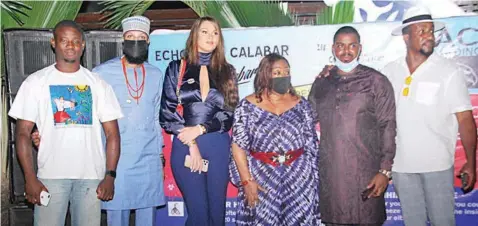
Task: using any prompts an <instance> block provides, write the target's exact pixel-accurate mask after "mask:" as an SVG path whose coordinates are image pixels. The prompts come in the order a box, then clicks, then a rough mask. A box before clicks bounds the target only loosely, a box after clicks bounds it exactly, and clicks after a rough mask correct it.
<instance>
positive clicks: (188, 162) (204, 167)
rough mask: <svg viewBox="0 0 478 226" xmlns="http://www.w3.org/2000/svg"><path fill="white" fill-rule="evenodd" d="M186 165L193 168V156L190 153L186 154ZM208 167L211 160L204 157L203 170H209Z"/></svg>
mask: <svg viewBox="0 0 478 226" xmlns="http://www.w3.org/2000/svg"><path fill="white" fill-rule="evenodd" d="M184 166H185V167H188V168H191V156H190V155H186V158H185V159H184ZM208 168H209V161H208V160H206V159H202V169H201V171H202V172H207V170H208Z"/></svg>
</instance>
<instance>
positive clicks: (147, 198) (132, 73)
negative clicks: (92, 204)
mask: <svg viewBox="0 0 478 226" xmlns="http://www.w3.org/2000/svg"><path fill="white" fill-rule="evenodd" d="M122 26H123V39H124V44H123V53H124V55H123V56H122V57H118V58H115V59H112V60H109V61H107V62H105V63H103V64H101V65H99V66H97V67H96V68H94V69H93V72H95V73H98V74H99V75H100V77H101V78H102V79H104V80H105V81H106V82H107V83H109V84H110V85H111V86H112V87H113V90H114V92H115V94H116V97H117V98H118V101H119V103H120V105H121V110H122V111H123V114H124V115H125V117H124V118H122V119H120V120H119V121H118V125H119V129H120V134H121V156H120V160H119V163H118V168H117V177H116V180H115V196H114V198H113V200H111V201H108V202H103V205H102V209H104V210H107V218H108V225H109V226H128V225H129V215H130V210H135V212H136V225H141V226H148V225H155V218H156V216H155V213H156V207H157V206H161V205H164V204H165V199H164V191H163V167H162V166H163V164H162V161H161V157H160V156H161V155H162V145H163V137H162V135H161V127H160V126H159V108H160V100H161V93H162V87H163V79H164V77H163V74H162V73H161V71H160V70H159V69H158V68H156V67H154V66H152V65H151V64H149V63H147V62H146V60H147V59H148V46H149V30H150V21H149V19H148V18H146V17H143V16H133V17H129V18H126V19H124V20H123V21H122Z"/></svg>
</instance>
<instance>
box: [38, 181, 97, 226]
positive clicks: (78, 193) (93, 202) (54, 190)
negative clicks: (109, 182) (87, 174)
mask: <svg viewBox="0 0 478 226" xmlns="http://www.w3.org/2000/svg"><path fill="white" fill-rule="evenodd" d="M39 180H40V181H41V182H42V183H43V185H45V187H46V188H47V189H48V191H49V193H50V195H51V198H50V203H49V204H48V206H40V205H36V206H35V211H34V226H64V225H65V218H66V211H67V208H68V202H69V203H70V214H71V225H72V226H99V225H100V224H101V201H100V200H99V199H98V198H97V197H96V188H97V187H98V184H99V183H100V180H73V179H39Z"/></svg>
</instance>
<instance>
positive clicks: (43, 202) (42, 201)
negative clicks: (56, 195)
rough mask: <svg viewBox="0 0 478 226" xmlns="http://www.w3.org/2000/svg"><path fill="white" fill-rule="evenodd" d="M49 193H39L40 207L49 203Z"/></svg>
mask: <svg viewBox="0 0 478 226" xmlns="http://www.w3.org/2000/svg"><path fill="white" fill-rule="evenodd" d="M50 197H51V195H50V193H48V192H46V191H41V193H40V204H41V205H42V206H48V203H50Z"/></svg>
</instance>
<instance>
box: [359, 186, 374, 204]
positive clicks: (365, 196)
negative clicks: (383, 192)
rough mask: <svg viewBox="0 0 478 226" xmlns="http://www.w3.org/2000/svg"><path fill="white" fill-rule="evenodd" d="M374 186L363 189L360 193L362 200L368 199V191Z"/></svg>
mask: <svg viewBox="0 0 478 226" xmlns="http://www.w3.org/2000/svg"><path fill="white" fill-rule="evenodd" d="M374 187H375V186H372V187H370V188H367V189H365V190H364V191H363V192H362V193H361V194H360V195H361V196H362V201H364V202H365V201H367V199H368V196H369V195H370V193H371V192H372V191H373V189H374Z"/></svg>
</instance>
